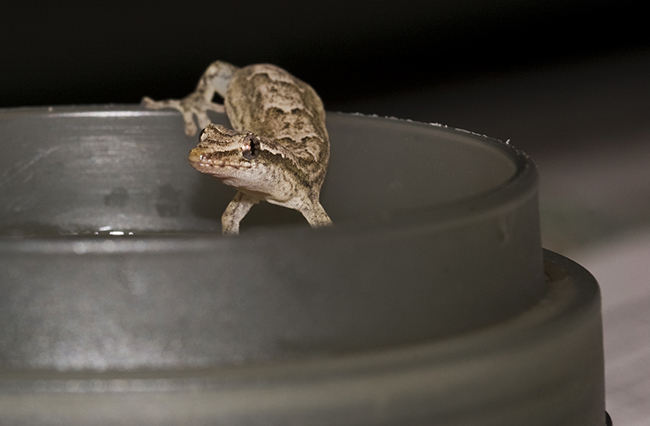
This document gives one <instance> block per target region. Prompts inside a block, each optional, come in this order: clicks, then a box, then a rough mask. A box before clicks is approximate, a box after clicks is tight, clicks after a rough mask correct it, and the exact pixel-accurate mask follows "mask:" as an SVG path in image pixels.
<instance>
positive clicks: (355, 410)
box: [0, 106, 604, 425]
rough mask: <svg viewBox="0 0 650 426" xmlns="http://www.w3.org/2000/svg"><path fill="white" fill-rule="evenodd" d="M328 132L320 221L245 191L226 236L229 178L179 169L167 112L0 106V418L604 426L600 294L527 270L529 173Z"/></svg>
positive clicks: (344, 130) (484, 145)
mask: <svg viewBox="0 0 650 426" xmlns="http://www.w3.org/2000/svg"><path fill="white" fill-rule="evenodd" d="M215 121H217V122H221V123H224V124H227V120H226V119H225V117H224V116H220V115H216V116H215ZM327 125H328V130H329V132H330V137H331V141H332V149H331V151H332V157H331V162H330V168H329V172H328V177H327V180H326V183H325V186H324V188H323V194H322V197H321V202H322V204H323V206H324V207H325V208H326V210H327V211H328V213H329V215H330V216H331V217H332V220H333V221H334V224H335V226H333V227H331V228H328V229H318V230H313V229H310V228H309V227H308V225H307V224H306V222H305V221H304V219H303V218H302V217H301V216H300V214H299V213H297V212H293V211H290V210H287V209H283V208H280V207H277V206H271V205H268V204H260V205H258V206H255V207H254V208H253V209H252V211H251V213H250V215H249V217H247V218H246V219H245V220H244V222H242V234H241V235H240V236H239V237H237V238H225V237H222V236H221V235H220V222H219V218H220V216H221V213H222V212H223V209H224V208H225V206H226V205H227V203H228V202H229V200H230V198H231V197H232V196H233V195H234V190H232V189H231V188H227V187H225V186H223V185H221V184H220V183H218V182H217V181H215V180H214V179H211V178H210V177H209V176H205V175H202V174H200V173H198V172H196V171H195V170H193V169H192V168H191V167H190V166H189V165H188V164H187V153H188V151H189V149H191V148H192V147H193V146H194V145H195V143H196V140H195V139H186V138H185V137H184V135H183V131H182V120H181V119H180V116H179V115H178V114H177V113H175V112H160V111H156V112H152V111H144V110H142V109H140V107H137V106H99V107H92V106H88V107H81V108H75V107H55V108H52V109H51V110H48V109H46V108H30V109H15V110H4V111H2V112H0V144H1V146H2V148H3V155H2V156H0V235H1V236H0V270H1V271H2V273H1V274H0V289H1V291H2V294H3V297H2V299H0V419H3V422H5V419H6V424H16V425H23V424H36V425H40V424H43V425H45V424H66V425H82V424H95V425H109V424H110V425H113V424H115V425H116V424H141V425H148V424H151V425H154V424H157V425H167V424H169V425H172V424H173V425H178V424H192V425H203V424H205V425H207V424H229V425H249V424H251V425H252V424H278V425H280V424H282V425H287V424H305V425H307V424H310V425H311V424H322V425H326V424H336V425H343V424H346V425H347V424H349V425H384V424H385V425H389V424H395V425H398V424H399V425H410V424H422V423H429V424H436V425H461V424H462V425H479V424H480V425H491V424H494V425H497V424H499V425H520V424H527V425H537V424H539V425H542V424H555V425H578V424H580V425H602V424H604V403H603V389H602V382H603V371H602V336H601V334H600V333H601V331H600V305H599V298H598V289H597V285H596V284H595V282H594V281H593V278H591V277H590V276H589V275H588V273H586V272H585V271H584V270H582V269H581V268H579V267H578V266H576V265H574V264H571V263H570V262H568V261H566V260H564V259H562V258H559V257H557V256H555V255H552V254H548V253H547V254H546V256H545V258H546V266H544V264H543V261H542V260H543V258H544V256H543V255H542V249H541V243H540V238H539V219H538V211H537V174H536V170H535V167H534V164H533V163H532V162H531V161H530V160H529V159H528V158H527V157H526V156H525V155H524V154H522V153H521V152H519V151H517V150H516V149H514V148H512V147H511V146H509V145H506V144H503V143H501V142H498V141H494V140H491V139H489V138H485V137H481V136H477V135H473V134H470V133H467V132H462V131H458V130H453V129H447V128H443V127H437V126H431V125H426V124H420V123H412V122H405V121H399V120H392V119H381V118H376V117H363V116H355V115H346V114H331V113H330V114H329V115H328V122H327ZM545 276H548V277H550V279H548V280H547V279H546V278H545ZM3 416H4V417H3ZM57 422H59V423H57ZM2 424H5V423H2Z"/></svg>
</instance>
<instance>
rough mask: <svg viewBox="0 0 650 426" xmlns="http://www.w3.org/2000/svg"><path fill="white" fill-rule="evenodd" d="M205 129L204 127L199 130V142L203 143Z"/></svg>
mask: <svg viewBox="0 0 650 426" xmlns="http://www.w3.org/2000/svg"><path fill="white" fill-rule="evenodd" d="M205 129H207V127H204V128H203V130H201V133H199V142H201V141H203V137H204V135H205Z"/></svg>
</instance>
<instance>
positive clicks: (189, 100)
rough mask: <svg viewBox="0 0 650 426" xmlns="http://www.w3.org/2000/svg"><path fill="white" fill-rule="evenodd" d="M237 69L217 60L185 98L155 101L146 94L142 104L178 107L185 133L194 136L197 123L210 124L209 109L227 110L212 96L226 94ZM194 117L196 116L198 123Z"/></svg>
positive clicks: (160, 107)
mask: <svg viewBox="0 0 650 426" xmlns="http://www.w3.org/2000/svg"><path fill="white" fill-rule="evenodd" d="M237 69H238V68H237V67H236V66H234V65H231V64H229V63H227V62H223V61H215V62H213V63H212V64H210V66H209V67H208V68H207V69H206V70H205V72H204V73H203V75H202V76H201V79H200V80H199V83H198V84H197V86H196V89H195V90H194V92H192V93H190V94H189V95H187V96H186V97H185V98H183V99H167V100H164V101H154V100H153V99H151V98H149V97H148V96H145V97H144V98H142V105H144V106H145V108H149V109H162V108H175V109H177V110H178V111H180V113H181V114H182V115H183V121H184V122H185V134H186V135H187V136H194V135H195V134H196V132H197V126H196V125H197V124H198V126H199V128H201V129H203V128H205V127H206V126H207V125H208V124H210V122H211V121H210V118H209V117H208V114H207V112H208V111H215V112H225V108H224V106H223V104H218V103H215V102H212V98H213V97H214V94H215V93H217V94H219V95H220V96H221V97H222V98H223V97H225V96H226V92H227V90H228V85H229V84H230V80H231V78H232V75H233V74H234V73H235V71H237ZM194 117H196V123H195V121H194Z"/></svg>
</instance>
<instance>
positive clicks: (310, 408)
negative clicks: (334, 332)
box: [0, 251, 605, 426]
mask: <svg viewBox="0 0 650 426" xmlns="http://www.w3.org/2000/svg"><path fill="white" fill-rule="evenodd" d="M545 272H546V275H547V286H548V291H547V293H546V295H545V297H544V298H543V300H542V301H541V302H540V303H539V304H538V305H536V306H534V307H533V308H532V309H530V310H528V311H526V312H523V313H522V314H521V315H520V316H519V317H517V318H514V319H512V320H509V321H506V322H504V323H501V324H498V325H495V326H491V327H489V328H486V329H483V330H481V331H478V332H473V333H468V334H465V335H461V336H459V337H455V338H452V339H447V340H441V341H436V342H433V343H430V344H424V345H418V346H412V347H404V348H400V349H394V350H391V351H384V352H379V353H374V352H373V353H368V354H358V355H355V356H346V357H332V358H327V359H314V360H305V361H302V362H295V363H291V364H286V365H283V364H271V365H261V366H241V367H234V368H231V369H227V370H218V371H205V370H204V371H189V372H161V371H158V372H156V371H149V372H139V373H131V374H120V373H103V374H99V373H74V374H66V373H44V372H32V373H18V372H17V373H7V372H5V373H0V413H1V414H0V419H1V420H2V423H3V424H12V425H27V424H29V425H50V424H66V425H70V426H75V425H86V424H94V425H113V424H139V425H177V424H193V425H208V424H232V425H244V424H267V425H276V424H277V425H281V424H310V425H325V424H348V425H352V424H354V425H371V424H372V425H393V424H400V425H410V424H424V423H429V424H436V425H440V426H444V425H458V424H466V425H470V424H476V425H479V424H480V425H481V426H485V425H501V426H508V425H512V426H515V425H522V424H526V425H529V426H535V425H539V426H541V425H548V424H554V425H559V426H562V425H565V426H570V425H585V426H602V425H604V424H605V406H604V368H603V347H602V324H601V313H600V293H599V289H598V284H597V283H596V281H595V279H594V278H593V277H592V276H591V275H590V274H589V272H587V271H586V270H585V269H583V268H582V267H580V266H579V265H577V264H576V263H574V262H572V261H570V260H569V259H567V258H564V257H562V256H560V255H557V254H555V253H552V252H549V251H546V252H545ZM57 422H58V423H57Z"/></svg>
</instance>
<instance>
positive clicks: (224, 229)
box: [221, 191, 259, 235]
mask: <svg viewBox="0 0 650 426" xmlns="http://www.w3.org/2000/svg"><path fill="white" fill-rule="evenodd" d="M258 202H259V200H258V199H256V198H254V197H252V196H250V195H248V194H245V193H243V192H241V191H240V192H238V193H237V194H236V195H235V197H234V198H233V199H232V201H231V202H230V204H228V207H226V211H224V212H223V215H222V216H221V233H222V234H223V235H238V234H239V222H241V220H242V219H243V218H244V216H246V214H247V213H248V211H249V210H250V209H251V207H253V205H255V204H257V203H258Z"/></svg>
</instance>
